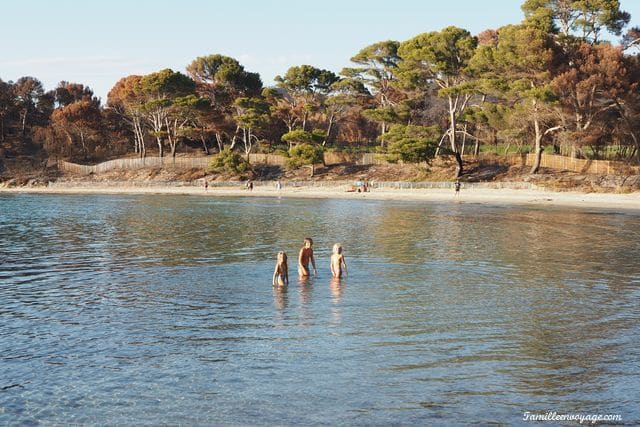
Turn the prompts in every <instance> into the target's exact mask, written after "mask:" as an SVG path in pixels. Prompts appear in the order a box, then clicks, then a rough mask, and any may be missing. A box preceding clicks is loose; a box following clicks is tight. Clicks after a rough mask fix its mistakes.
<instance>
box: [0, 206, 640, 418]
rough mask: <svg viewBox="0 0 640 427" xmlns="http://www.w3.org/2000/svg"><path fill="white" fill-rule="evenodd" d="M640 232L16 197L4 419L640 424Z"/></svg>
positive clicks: (572, 217) (593, 215)
mask: <svg viewBox="0 0 640 427" xmlns="http://www.w3.org/2000/svg"><path fill="white" fill-rule="evenodd" d="M304 237H311V238H313V239H314V251H315V259H316V264H317V269H318V275H317V276H316V277H311V278H309V279H307V280H302V281H301V280H298V278H297V273H296V264H297V256H298V251H299V249H300V248H301V246H302V243H303V238H304ZM337 242H339V243H341V244H342V245H343V247H344V254H345V257H346V262H347V266H348V271H349V274H348V277H347V278H344V279H342V280H341V281H334V280H332V279H331V277H330V270H329V257H330V250H331V247H332V245H333V244H334V243H337ZM638 242H640V213H639V212H637V211H627V212H622V213H615V212H607V211H599V210H584V209H569V208H562V209H556V208H548V207H516V206H491V205H482V204H468V203H455V202H451V203H423V202H399V201H369V200H330V199H289V198H286V199H285V198H283V199H278V198H218V197H196V196H160V195H145V196H133V195H131V196H129V195H127V196H122V195H108V196H105V195H99V196H98V195H77V196H65V195H54V196H51V195H0V423H1V424H12V425H38V424H43V425H52V424H54V425H56V424H109V425H112V424H215V425H220V424H223V425H256V424H258V425H271V424H277V425H294V424H295V425H306V424H329V425H336V424H349V425H354V424H355V425H358V424H366V425H371V424H408V425H415V424H436V425H438V424H439V425H447V424H451V423H454V424H478V423H479V424H488V423H493V422H500V423H507V424H525V423H526V422H527V421H526V420H525V418H526V417H527V416H526V415H525V414H526V413H529V414H545V413H549V412H555V413H557V414H603V415H606V414H612V415H618V416H620V417H621V419H622V422H623V423H627V424H638V423H640V409H638V408H639V406H638V403H639V402H640V388H639V387H638V386H637V385H638V384H639V383H640V350H639V348H640V346H638V341H639V339H640V322H639V321H640V267H639V265H638V259H640V246H639V245H640V244H639V243H638ZM280 250H283V251H285V252H286V253H287V254H288V256H289V273H290V274H289V275H290V284H289V286H288V287H287V288H286V289H273V288H272V286H271V278H272V275H273V269H274V264H275V259H276V253H277V252H278V251H280Z"/></svg>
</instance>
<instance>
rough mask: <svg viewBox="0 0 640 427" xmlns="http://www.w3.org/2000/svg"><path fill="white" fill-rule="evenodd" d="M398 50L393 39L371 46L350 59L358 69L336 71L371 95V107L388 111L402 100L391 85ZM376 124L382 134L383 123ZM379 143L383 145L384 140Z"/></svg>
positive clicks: (385, 127)
mask: <svg viewBox="0 0 640 427" xmlns="http://www.w3.org/2000/svg"><path fill="white" fill-rule="evenodd" d="M399 47H400V43H399V42H397V41H393V40H387V41H383V42H378V43H374V44H372V45H370V46H367V47H365V48H364V49H362V50H360V52H358V53H357V54H356V55H355V56H353V57H352V58H351V62H353V63H355V64H357V65H358V67H347V68H343V69H342V71H341V72H340V74H341V75H343V76H345V77H347V78H350V79H353V80H356V81H359V82H360V83H362V84H363V85H364V86H365V87H366V88H367V89H368V90H369V91H370V92H371V93H372V96H373V99H374V101H375V102H374V105H375V106H374V108H380V109H382V110H389V109H392V108H393V107H394V106H395V105H396V104H397V103H398V102H399V100H400V99H401V98H402V94H401V93H400V92H399V91H398V90H396V89H395V87H394V85H393V83H394V81H395V79H396V73H397V71H398V64H399V63H400V56H399V55H398V48H399ZM379 123H380V126H381V130H380V135H384V134H385V133H386V131H387V122H385V121H381V122H379ZM381 143H382V144H384V137H383V138H382V139H381Z"/></svg>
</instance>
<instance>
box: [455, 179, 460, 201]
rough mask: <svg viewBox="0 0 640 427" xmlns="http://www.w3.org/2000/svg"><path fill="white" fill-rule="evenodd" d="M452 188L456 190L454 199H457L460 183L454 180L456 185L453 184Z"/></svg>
mask: <svg viewBox="0 0 640 427" xmlns="http://www.w3.org/2000/svg"><path fill="white" fill-rule="evenodd" d="M454 188H455V190H456V197H458V196H459V195H460V181H459V180H456V183H455V184H454Z"/></svg>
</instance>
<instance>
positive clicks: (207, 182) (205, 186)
mask: <svg viewBox="0 0 640 427" xmlns="http://www.w3.org/2000/svg"><path fill="white" fill-rule="evenodd" d="M208 189H209V181H207V180H206V179H205V180H204V191H207V190H208Z"/></svg>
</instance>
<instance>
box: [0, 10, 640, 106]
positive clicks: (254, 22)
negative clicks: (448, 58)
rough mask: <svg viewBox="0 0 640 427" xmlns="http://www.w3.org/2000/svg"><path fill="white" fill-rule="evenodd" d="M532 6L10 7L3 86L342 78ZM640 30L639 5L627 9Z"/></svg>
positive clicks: (2, 40) (5, 13) (103, 89)
mask: <svg viewBox="0 0 640 427" xmlns="http://www.w3.org/2000/svg"><path fill="white" fill-rule="evenodd" d="M522 2H523V0H484V1H482V0H444V1H443V0H439V1H433V0H396V1H389V0H324V1H317V2H310V1H305V0H299V1H295V0H262V1H260V0H253V1H251V0H225V1H218V0H209V1H207V0H175V1H173V0H126V1H125V0H100V1H98V0H84V1H83V0H21V1H18V0H11V1H7V2H3V3H2V5H1V6H0V13H1V14H2V23H1V25H0V78H1V79H3V80H5V81H7V80H14V81H15V80H17V79H18V78H20V77H22V76H33V77H36V78H38V79H40V80H41V81H42V82H43V83H44V85H45V88H46V89H47V90H48V89H53V88H54V87H55V86H56V85H57V83H58V82H59V81H61V80H66V81H71V82H76V83H83V84H85V85H87V86H89V87H91V88H92V89H93V90H94V92H95V93H96V95H98V96H100V97H102V99H103V101H106V94H107V93H108V91H109V90H110V89H111V87H113V85H114V84H115V83H116V82H117V81H118V80H119V79H120V78H122V77H125V76H128V75H130V74H146V73H150V72H154V71H158V70H160V69H162V68H172V69H174V70H176V71H183V72H184V69H185V67H186V66H187V65H188V64H189V63H190V62H191V61H192V60H193V59H195V58H196V57H198V56H204V55H209V54H214V53H220V54H223V55H228V56H231V57H234V58H236V59H237V60H238V61H240V63H242V64H243V65H244V66H245V68H246V69H247V70H249V71H253V72H258V73H260V76H261V77H262V80H263V82H264V84H265V85H271V84H273V78H274V77H275V76H276V75H278V74H284V73H285V72H286V70H287V69H288V68H289V67H291V66H294V65H301V64H310V65H313V66H316V67H319V68H325V69H329V70H332V71H334V72H336V73H337V72H339V71H340V70H341V69H342V67H345V66H349V58H350V57H352V56H353V55H355V54H356V53H357V52H358V51H359V50H360V49H362V48H364V47H366V46H368V45H370V44H372V43H375V42H378V41H382V40H389V39H391V40H398V41H403V40H406V39H409V38H411V37H413V36H415V35H417V34H420V33H423V32H426V31H436V30H440V29H441V28H443V27H446V26H448V25H456V26H458V27H462V28H465V29H467V30H469V31H470V32H471V33H473V34H477V33H479V32H480V31H482V30H484V29H487V28H498V27H500V26H502V25H505V24H511V23H518V22H520V21H521V20H522V12H521V10H520V5H521V4H522ZM621 4H622V9H624V10H626V11H628V12H629V13H631V16H632V19H631V25H632V26H638V25H640V0H621Z"/></svg>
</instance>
